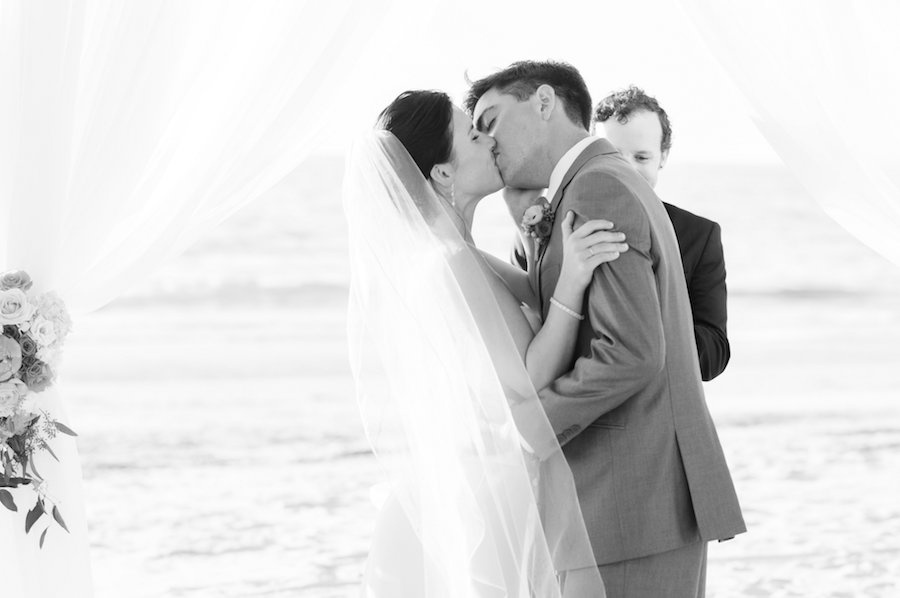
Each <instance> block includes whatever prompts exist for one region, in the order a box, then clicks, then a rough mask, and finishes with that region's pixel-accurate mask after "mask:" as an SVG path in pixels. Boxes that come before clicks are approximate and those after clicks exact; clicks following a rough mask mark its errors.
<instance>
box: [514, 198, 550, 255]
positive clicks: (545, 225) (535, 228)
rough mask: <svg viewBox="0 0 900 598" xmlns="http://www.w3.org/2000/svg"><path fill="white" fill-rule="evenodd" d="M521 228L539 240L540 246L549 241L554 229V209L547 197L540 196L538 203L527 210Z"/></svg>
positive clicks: (523, 215)
mask: <svg viewBox="0 0 900 598" xmlns="http://www.w3.org/2000/svg"><path fill="white" fill-rule="evenodd" d="M521 228H522V232H524V233H525V234H526V235H528V236H529V237H532V238H534V239H536V240H537V244H538V247H541V246H542V245H543V244H544V243H546V242H547V239H549V238H550V233H551V232H552V231H553V210H552V209H551V208H550V202H548V201H547V198H546V197H539V198H538V202H537V203H536V204H534V205H533V206H530V207H529V208H528V209H527V210H525V213H524V214H522V224H521Z"/></svg>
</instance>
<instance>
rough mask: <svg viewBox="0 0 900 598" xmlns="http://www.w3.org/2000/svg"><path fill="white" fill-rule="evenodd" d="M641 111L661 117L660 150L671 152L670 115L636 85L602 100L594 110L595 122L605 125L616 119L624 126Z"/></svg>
mask: <svg viewBox="0 0 900 598" xmlns="http://www.w3.org/2000/svg"><path fill="white" fill-rule="evenodd" d="M641 110H646V111H647V112H654V113H656V116H658V117H659V124H660V125H661V126H662V142H661V143H660V148H659V149H660V150H661V151H663V152H667V151H669V148H671V147H672V124H671V123H670V122H669V115H668V114H666V111H665V110H663V109H662V106H660V105H659V102H657V101H656V98H654V97H653V96H648V95H647V94H646V93H644V90H643V89H641V88H640V87H637V86H635V85H630V86H629V87H628V88H627V89H623V90H621V91H616V92H614V93H611V94H609V95H608V96H606V97H605V98H603V99H602V100H600V102H599V103H598V104H597V108H596V109H595V110H594V122H598V123H604V122H606V121H608V120H609V119H610V118H615V119H616V120H617V121H619V122H620V123H622V124H623V125H624V124H625V123H627V122H628V117H629V116H631V114H632V113H634V112H639V111H641Z"/></svg>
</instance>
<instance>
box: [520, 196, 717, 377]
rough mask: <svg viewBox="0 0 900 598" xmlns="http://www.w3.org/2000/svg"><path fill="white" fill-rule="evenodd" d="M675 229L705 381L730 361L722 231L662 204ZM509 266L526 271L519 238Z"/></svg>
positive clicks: (714, 224)
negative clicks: (515, 265) (512, 263)
mask: <svg viewBox="0 0 900 598" xmlns="http://www.w3.org/2000/svg"><path fill="white" fill-rule="evenodd" d="M663 206H665V208H666V212H667V213H668V214H669V220H671V221H672V226H673V227H674V229H675V237H676V238H677V239H678V247H679V249H680V251H681V263H682V265H683V267H684V279H685V281H686V282H687V288H688V298H689V299H690V303H691V313H692V315H693V319H694V337H695V338H696V340H697V355H698V357H699V359H700V375H701V377H702V379H703V380H704V381H709V380H712V379H713V378H715V377H716V376H718V375H719V374H721V373H722V372H723V371H725V367H726V366H727V365H728V360H729V359H730V358H731V345H730V344H729V342H728V332H727V322H728V308H727V300H728V289H727V287H726V283H725V254H724V251H723V250H722V229H721V228H720V227H719V225H718V224H717V223H716V222H713V221H712V220H708V219H706V218H703V217H702V216H698V215H696V214H693V213H691V212H688V211H687V210H683V209H681V208H679V207H677V206H673V205H672V204H668V203H665V202H663ZM512 259H513V262H514V263H515V264H517V265H518V266H519V267H520V268H522V269H527V260H526V257H525V251H524V249H523V247H522V239H521V237H517V238H516V245H515V247H514V249H513V255H512Z"/></svg>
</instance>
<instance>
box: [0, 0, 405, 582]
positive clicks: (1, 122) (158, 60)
mask: <svg viewBox="0 0 900 598" xmlns="http://www.w3.org/2000/svg"><path fill="white" fill-rule="evenodd" d="M397 4H402V3H398V2H389V1H364V0H358V1H353V0H329V1H328V2H312V1H310V2H303V1H300V0H254V1H252V2H250V1H243V2H237V1H228V0H170V1H152V2H142V1H141V2H138V1H135V2H122V1H120V0H91V1H85V0H75V1H67V2H57V1H55V0H0V269H4V270H5V269H13V268H15V269H25V270H28V271H29V272H30V273H31V275H32V276H33V278H34V280H35V281H36V287H40V288H42V289H54V290H56V291H58V292H59V293H60V294H61V295H62V297H63V299H64V300H65V301H66V302H67V303H68V305H69V307H70V309H71V310H72V311H73V312H74V313H83V312H86V311H89V310H92V309H96V308H97V307H99V306H102V305H103V304H105V303H107V302H108V301H110V300H111V299H113V298H115V297H116V296H117V295H118V294H119V293H120V292H121V291H122V290H124V289H125V288H126V287H128V286H129V285H130V284H132V283H133V282H134V281H135V280H137V279H140V278H142V277H144V276H146V275H147V274H148V273H149V272H150V271H151V270H152V269H153V267H154V266H156V265H157V264H159V263H160V262H161V261H162V260H163V259H165V258H167V257H169V256H171V255H173V254H175V253H177V252H178V251H180V250H182V249H184V248H185V247H186V246H187V245H188V244H189V243H191V241H193V240H194V239H196V238H197V236H198V235H199V234H201V233H202V232H204V231H206V230H208V229H210V228H211V227H213V226H215V225H216V224H217V223H219V222H220V221H221V220H222V219H223V218H225V217H226V216H228V215H229V214H230V213H232V212H233V211H234V210H236V209H237V208H238V207H240V206H241V205H243V204H245V203H247V202H249V201H251V200H253V199H254V198H256V197H258V196H259V195H260V194H261V193H263V192H264V191H265V190H267V189H268V188H269V187H271V186H272V185H273V184H274V183H276V182H277V181H278V180H279V179H281V178H282V177H283V176H285V175H286V174H287V173H288V172H290V171H291V170H292V169H293V168H295V167H296V166H297V165H298V163H299V162H300V161H301V160H302V158H303V157H304V156H305V155H306V154H307V152H309V151H310V149H311V148H312V145H313V141H314V138H315V136H316V134H317V131H318V130H319V129H320V128H321V127H322V126H324V125H325V124H327V118H326V116H327V113H328V110H329V109H330V105H331V103H332V102H331V100H332V99H333V94H335V93H338V91H337V90H338V89H339V87H340V86H339V83H340V82H341V81H340V80H341V75H342V73H343V71H344V70H345V69H346V67H347V66H348V64H349V61H350V60H352V59H353V58H355V57H356V54H357V53H358V52H359V51H360V50H361V48H362V47H363V44H364V42H365V41H366V40H367V38H369V37H370V36H371V34H372V33H373V32H375V31H377V28H378V26H379V23H380V22H381V20H382V18H383V17H384V16H385V15H386V14H389V12H390V10H392V9H393V10H396V5H397ZM407 4H410V3H409V2H407ZM400 14H403V13H400ZM410 14H412V13H410ZM76 324H77V322H76ZM41 400H42V401H43V402H44V406H45V407H46V408H48V409H50V410H52V411H53V412H54V413H55V415H56V416H57V418H58V419H60V420H62V421H64V422H65V421H66V414H65V410H64V409H63V405H62V401H61V400H60V399H59V397H58V395H57V394H56V391H55V390H54V391H52V392H47V393H43V395H42V399H41ZM54 450H55V451H56V453H57V454H58V455H59V457H60V459H61V461H62V463H61V464H55V463H54V462H52V461H50V460H49V459H43V460H42V461H41V462H40V463H38V467H39V469H41V470H42V473H43V474H44V476H45V478H46V479H47V481H48V484H49V492H50V495H51V497H52V498H53V499H54V501H55V502H57V503H58V504H59V507H60V509H61V511H62V512H63V514H64V517H65V518H66V520H67V523H68V526H69V529H70V530H71V532H72V533H71V534H65V533H64V532H62V531H61V530H51V532H50V533H49V534H48V537H47V542H46V544H45V546H44V549H43V551H39V550H38V548H37V540H38V536H39V534H40V531H41V527H40V526H39V527H38V529H37V533H35V530H32V533H31V534H29V535H28V536H25V534H24V523H23V521H24V512H25V511H26V510H28V509H29V508H31V504H32V503H33V495H32V496H31V497H29V494H28V492H30V490H29V489H27V488H20V489H18V490H17V491H16V492H17V500H18V501H19V503H20V511H19V513H15V514H14V513H11V512H9V511H7V510H6V509H0V563H2V566H0V571H2V572H0V584H2V590H0V594H2V595H3V596H4V597H5V598H7V597H8V598H13V597H15V598H18V597H19V596H28V597H29V598H33V597H40V598H57V597H59V596H68V597H73V598H82V597H85V596H89V595H90V594H91V582H90V570H89V563H88V549H87V531H86V524H85V518H84V508H83V501H82V497H81V472H80V464H79V459H78V455H77V452H76V448H75V443H74V442H73V441H72V440H71V439H69V438H68V437H61V438H59V439H57V441H56V444H55V445H54ZM127 594H128V592H127V589H123V595H127Z"/></svg>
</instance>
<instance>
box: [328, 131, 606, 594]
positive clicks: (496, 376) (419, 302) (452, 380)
mask: <svg viewBox="0 0 900 598" xmlns="http://www.w3.org/2000/svg"><path fill="white" fill-rule="evenodd" d="M344 208H345V212H346V214H347V220H348V224H349V232H350V235H349V238H350V263H351V276H352V279H351V280H352V282H351V292H350V312H349V318H348V328H349V337H350V353H351V355H350V358H351V366H352V369H353V372H354V375H355V377H356V381H357V389H358V398H359V403H360V409H361V413H362V418H363V422H364V424H365V428H366V431H367V434H368V437H369V440H370V442H371V444H372V447H373V449H374V451H375V453H376V455H377V456H378V459H379V461H380V463H381V464H382V465H383V467H384V470H385V473H386V474H387V477H388V479H389V482H390V487H391V490H392V497H391V498H390V499H389V500H388V501H387V502H386V504H385V506H384V508H383V510H382V513H381V515H380V517H379V521H378V526H377V529H376V532H375V538H374V540H373V544H372V550H371V553H370V555H369V560H368V563H367V568H366V575H365V579H364V583H363V595H364V596H366V597H367V598H379V597H386V598H444V597H446V598H463V597H479V598H481V597H492V596H497V597H501V596H508V597H511V598H512V597H515V598H531V597H540V598H553V597H559V596H560V588H559V585H558V582H557V575H556V568H555V567H554V561H555V559H557V558H563V557H564V558H566V559H567V561H568V562H577V563H582V564H583V566H584V567H586V568H590V569H591V570H593V571H595V572H596V567H595V565H594V559H593V553H592V551H591V547H590V543H589V541H588V536H587V532H586V530H585V526H584V521H583V519H582V515H581V509H580V507H579V504H578V500H577V497H576V493H575V485H574V481H573V479H572V474H571V471H570V470H569V467H568V464H567V463H566V460H565V457H564V456H563V454H562V451H561V449H560V447H559V445H558V443H557V441H556V438H555V435H554V434H553V431H552V429H551V427H550V424H549V422H548V421H547V419H546V416H545V415H544V412H543V410H542V408H541V406H540V402H539V400H538V397H537V394H536V393H535V390H534V388H533V387H532V386H531V382H530V379H529V377H528V374H527V372H526V371H525V366H524V364H523V362H522V359H521V357H520V355H519V353H518V351H517V350H516V347H515V345H514V344H513V340H512V338H511V336H510V333H509V329H508V328H507V326H506V323H505V321H504V319H503V317H502V315H501V312H500V308H499V306H498V304H497V302H496V300H495V298H494V296H493V294H492V292H491V289H490V287H489V285H488V282H487V280H486V279H485V277H484V276H485V275H484V273H483V271H482V269H481V268H480V267H479V264H478V260H479V259H481V258H480V256H479V255H478V254H477V251H476V250H475V249H474V248H473V247H472V246H471V245H469V244H467V243H466V242H465V241H464V240H463V238H462V236H461V235H460V232H459V231H458V230H457V228H456V225H455V224H454V222H455V220H454V219H453V218H452V217H451V215H450V213H449V208H448V207H447V206H446V204H445V203H444V202H443V201H442V200H440V199H439V198H438V197H437V196H436V195H435V193H434V191H433V190H432V188H431V186H430V185H429V184H428V183H427V181H426V180H425V178H424V177H423V176H422V175H421V173H420V172H419V170H418V168H417V167H416V165H415V163H414V162H413V160H412V159H411V158H410V157H409V155H408V153H407V152H406V150H405V149H404V147H403V146H402V144H401V143H400V142H399V141H398V140H397V139H396V138H395V137H394V136H393V135H391V134H390V133H387V132H383V131H382V132H376V133H372V135H371V136H369V137H367V138H366V139H364V140H362V141H360V142H359V143H358V144H357V145H356V146H355V147H354V148H353V150H352V151H351V155H350V158H349V162H348V167H347V173H346V179H345V186H344ZM604 595H605V593H604V589H603V585H602V581H601V580H600V576H599V573H597V574H596V579H595V583H594V584H593V585H592V590H591V593H590V596H591V598H599V597H602V596H604ZM585 598H587V597H585Z"/></svg>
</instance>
